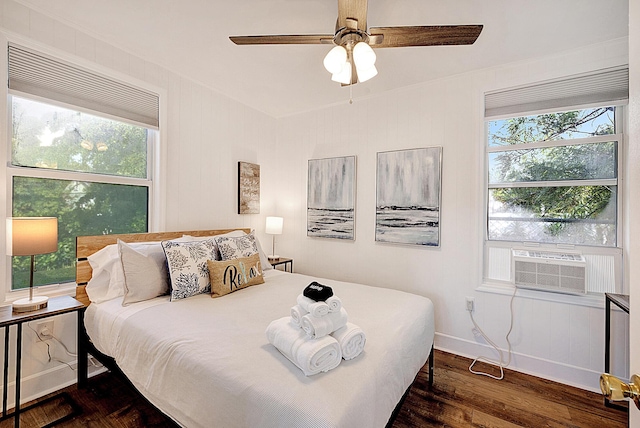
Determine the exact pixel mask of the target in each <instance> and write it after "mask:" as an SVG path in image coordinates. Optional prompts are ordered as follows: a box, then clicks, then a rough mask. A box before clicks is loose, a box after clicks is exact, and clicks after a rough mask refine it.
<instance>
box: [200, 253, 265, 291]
mask: <svg viewBox="0 0 640 428" xmlns="http://www.w3.org/2000/svg"><path fill="white" fill-rule="evenodd" d="M207 266H208V267H209V278H210V279H211V297H220V296H224V295H225V294H229V293H232V292H234V291H236V290H240V289H242V288H246V287H249V286H251V285H256V284H262V283H263V282H264V277H263V276H262V266H261V265H260V255H259V254H254V255H252V256H250V257H241V258H238V259H232V260H222V261H217V260H207Z"/></svg>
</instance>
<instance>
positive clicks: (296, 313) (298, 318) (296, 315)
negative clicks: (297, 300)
mask: <svg viewBox="0 0 640 428" xmlns="http://www.w3.org/2000/svg"><path fill="white" fill-rule="evenodd" d="M307 313H308V312H307V311H305V310H304V309H303V308H302V306H300V305H295V306H292V307H291V322H292V323H294V324H295V325H297V326H298V327H302V317H303V316H305V315H306V314H307Z"/></svg>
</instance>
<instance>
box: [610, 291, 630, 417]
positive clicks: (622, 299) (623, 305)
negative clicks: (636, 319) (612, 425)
mask: <svg viewBox="0 0 640 428" xmlns="http://www.w3.org/2000/svg"><path fill="white" fill-rule="evenodd" d="M604 298H605V303H604V372H605V373H609V369H610V366H611V303H613V304H614V305H616V306H617V307H619V308H620V309H622V310H623V311H625V312H626V313H629V296H628V295H626V294H614V293H604ZM604 404H605V406H607V407H620V406H618V405H615V404H612V403H610V402H609V400H608V399H607V397H605V398H604Z"/></svg>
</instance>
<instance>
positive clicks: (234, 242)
mask: <svg viewBox="0 0 640 428" xmlns="http://www.w3.org/2000/svg"><path fill="white" fill-rule="evenodd" d="M214 239H215V240H216V243H217V244H218V249H219V250H220V256H221V257H222V260H233V259H239V258H243V257H251V256H252V255H254V254H258V245H257V244H256V237H255V236H254V235H253V231H252V232H251V233H249V234H248V235H244V236H236V237H233V236H220V237H217V238H214Z"/></svg>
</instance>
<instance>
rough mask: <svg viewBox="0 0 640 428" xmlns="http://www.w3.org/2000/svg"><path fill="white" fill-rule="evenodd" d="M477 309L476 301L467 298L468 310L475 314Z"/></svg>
mask: <svg viewBox="0 0 640 428" xmlns="http://www.w3.org/2000/svg"><path fill="white" fill-rule="evenodd" d="M474 308H475V300H474V298H473V297H467V310H468V311H469V312H473V310H474Z"/></svg>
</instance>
